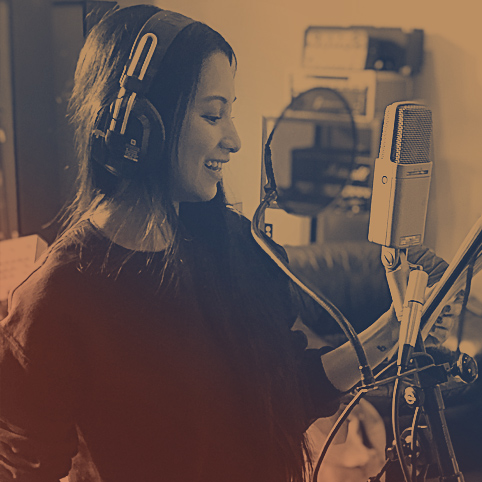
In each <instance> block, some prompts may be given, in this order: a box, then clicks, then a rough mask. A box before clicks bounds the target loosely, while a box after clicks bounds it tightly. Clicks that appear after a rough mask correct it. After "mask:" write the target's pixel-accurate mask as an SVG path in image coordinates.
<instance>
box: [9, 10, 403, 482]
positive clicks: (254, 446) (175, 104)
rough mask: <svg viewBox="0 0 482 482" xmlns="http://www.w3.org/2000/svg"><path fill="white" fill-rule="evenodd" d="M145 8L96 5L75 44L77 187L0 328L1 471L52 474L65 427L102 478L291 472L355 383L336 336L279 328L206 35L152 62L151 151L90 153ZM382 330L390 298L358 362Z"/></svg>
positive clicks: (383, 344)
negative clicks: (319, 340)
mask: <svg viewBox="0 0 482 482" xmlns="http://www.w3.org/2000/svg"><path fill="white" fill-rule="evenodd" d="M157 12H159V9H157V8H155V7H151V6H136V7H129V8H126V9H120V10H117V11H114V12H113V13H110V14H109V15H107V16H106V17H105V18H104V19H103V20H102V21H101V22H100V23H99V24H98V25H97V26H96V27H94V28H93V30H92V31H91V33H90V34H89V36H88V39H87V41H86V44H85V46H84V48H83V50H82V53H81V56H80V60H79V63H78V67H77V71H76V74H75V87H74V91H73V96H72V101H71V106H72V111H73V122H74V124H75V126H76V140H77V146H78V151H79V159H80V174H79V185H78V191H77V197H76V199H75V201H74V202H73V204H72V206H71V207H70V210H69V217H68V227H67V229H66V230H65V232H64V233H63V235H62V236H61V237H60V238H59V239H58V240H57V241H56V243H54V245H53V246H52V247H51V248H50V249H49V251H48V253H47V254H46V255H45V256H44V257H43V259H42V260H41V262H40V263H39V264H38V266H37V268H36V270H35V271H34V272H33V273H32V274H31V275H30V276H29V277H28V278H27V279H26V280H25V281H24V282H23V283H22V284H21V285H20V286H19V287H18V288H17V289H16V290H15V291H14V292H13V294H12V297H11V300H10V310H9V316H8V317H7V318H6V319H5V320H4V321H3V322H2V325H1V332H0V333H1V337H0V340H1V350H0V373H1V377H0V384H1V386H0V390H1V399H0V479H1V480H2V481H8V480H16V481H17V482H26V481H28V482H33V481H41V482H51V481H54V480H59V479H60V478H62V477H65V476H66V475H67V474H68V472H69V470H70V467H71V460H72V457H73V456H74V455H75V454H76V452H77V451H78V446H79V443H78V440H79V435H80V436H81V440H82V441H85V447H86V448H87V449H88V452H89V453H90V456H91V457H92V461H93V464H94V465H95V468H96V470H97V472H98V473H97V476H98V477H99V480H100V479H101V480H103V481H104V482H110V481H114V482H122V481H126V482H133V481H154V480H166V481H170V482H173V481H177V480H179V481H181V480H183V481H188V480H189V481H210V482H215V481H219V482H220V481H227V480H229V481H238V480H239V481H250V482H255V481H260V482H261V481H263V482H267V481H277V482H280V481H302V480H304V477H305V475H306V474H305V456H307V455H308V452H307V447H306V442H305V439H304V432H305V430H306V428H307V427H308V426H309V424H310V423H311V422H312V421H313V420H315V419H317V418H319V417H325V416H328V415H331V414H333V413H334V412H335V411H336V410H337V406H338V402H337V400H338V398H339V397H340V395H341V394H342V392H344V391H346V390H348V389H349V388H350V387H352V386H353V385H354V384H355V383H356V382H357V381H358V363H357V360H356V358H355V356H354V353H353V350H352V349H351V347H350V346H349V345H343V346H342V347H340V348H337V349H336V350H333V351H331V352H329V353H325V352H323V351H321V350H307V349H306V338H305V337H304V335H302V334H301V333H300V332H295V331H292V330H291V327H292V326H293V324H294V321H295V319H296V305H295V303H294V301H293V300H294V297H293V296H292V288H291V287H290V286H289V285H288V282H287V281H286V280H285V278H284V276H283V275H282V274H280V273H279V272H278V271H277V268H276V267H275V266H274V264H272V262H271V261H270V260H269V259H268V257H267V256H266V255H265V254H264V253H263V252H261V250H260V249H259V248H258V247H257V246H256V244H255V243H254V241H253V240H252V239H251V237H250V234H249V222H248V221H247V220H246V219H245V218H243V217H242V216H241V215H239V214H238V213H236V212H235V211H233V210H232V209H231V208H230V207H229V206H228V205H227V203H226V200H225V197H224V194H223V189H222V170H223V166H224V164H225V163H227V162H229V160H230V154H231V153H234V152H236V151H238V150H239V149H240V140H239V138H238V135H237V132H236V130H235V127H234V125H233V120H232V118H231V109H232V105H233V102H234V100H235V91H234V74H235V67H236V61H235V57H234V53H233V52H232V50H231V47H230V46H229V45H228V44H227V43H226V41H225V40H224V39H223V38H222V37H221V36H220V35H219V34H218V33H216V32H214V31H213V30H212V29H210V28H209V27H207V26H206V25H204V24H201V23H198V22H193V23H191V24H189V25H187V26H186V27H185V28H184V29H183V30H182V31H181V32H180V33H179V34H178V35H177V36H176V38H175V40H174V41H173V42H172V44H171V45H170V47H169V48H168V50H167V52H166V54H165V56H164V58H163V59H162V63H161V65H160V66H159V69H158V71H157V73H156V76H155V78H154V80H153V82H152V84H151V86H150V88H149V91H148V92H147V93H146V97H147V99H148V100H149V101H150V102H151V103H152V104H153V105H154V106H155V108H156V109H157V110H158V112H159V114H160V116H161V117H162V120H163V122H164V127H165V139H166V140H165V145H164V147H163V149H162V151H161V150H160V151H159V152H158V153H157V154H158V155H157V157H156V162H155V163H154V164H153V165H151V166H149V167H148V168H145V169H141V170H140V171H138V172H136V173H135V174H134V175H132V176H127V177H123V176H116V175H114V174H113V173H112V172H111V171H110V170H109V169H106V168H105V166H104V165H101V163H99V162H97V161H98V159H97V160H96V159H94V157H95V156H93V155H92V153H91V148H92V142H93V141H92V140H91V137H92V132H95V131H96V129H97V128H98V124H96V118H98V113H99V111H101V112H102V109H103V108H105V107H106V106H109V105H111V104H112V103H113V102H115V100H116V96H118V93H119V79H120V78H121V76H122V72H123V69H124V66H125V65H126V63H127V59H128V56H129V53H130V51H131V48H132V45H133V44H134V40H135V38H136V35H137V33H138V32H139V31H140V29H141V28H142V26H143V25H144V24H145V22H147V21H148V19H150V18H151V17H152V16H153V15H155V14H156V13H157ZM397 336H398V323H397V321H396V319H395V317H394V316H393V313H392V312H391V311H389V312H387V313H386V314H385V315H383V316H382V317H381V318H380V319H379V320H378V321H376V322H375V323H374V324H373V325H372V326H371V327H370V328H368V329H367V330H366V331H365V332H364V333H363V334H362V335H361V340H362V341H363V342H364V344H365V348H366V351H367V354H368V358H369V360H370V362H371V363H372V364H373V365H376V364H378V363H379V362H380V361H381V360H382V359H383V353H384V352H385V350H386V349H387V348H389V347H391V346H393V345H394V343H395V341H396V340H397ZM82 453H83V452H82ZM91 477H93V476H91ZM71 480H74V477H73V475H72V474H71ZM90 480H93V479H90Z"/></svg>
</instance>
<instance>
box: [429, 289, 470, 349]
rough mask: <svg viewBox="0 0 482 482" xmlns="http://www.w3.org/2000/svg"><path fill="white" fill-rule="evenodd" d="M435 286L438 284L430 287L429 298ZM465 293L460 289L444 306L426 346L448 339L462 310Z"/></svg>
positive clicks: (441, 342) (431, 330)
mask: <svg viewBox="0 0 482 482" xmlns="http://www.w3.org/2000/svg"><path fill="white" fill-rule="evenodd" d="M435 286H436V285H434V286H432V287H431V288H430V290H429V292H428V293H427V297H426V298H428V295H430V293H431V291H432V290H433V288H434V287H435ZM464 294H465V292H464V290H461V291H459V292H458V293H457V294H456V295H455V297H454V298H453V299H452V300H451V301H450V302H449V303H448V304H446V305H445V306H444V307H443V308H442V311H441V312H440V315H439V316H438V318H437V320H436V321H435V323H434V325H433V326H432V328H431V329H430V332H429V334H428V335H427V338H426V339H425V346H437V345H442V344H443V343H444V342H445V341H446V340H447V338H448V337H449V335H450V333H451V331H452V329H453V328H454V326H455V324H456V322H457V321H458V319H459V316H460V313H461V312H462V304H463V300H464Z"/></svg>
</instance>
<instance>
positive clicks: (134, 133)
mask: <svg viewBox="0 0 482 482" xmlns="http://www.w3.org/2000/svg"><path fill="white" fill-rule="evenodd" d="M193 22H194V20H192V19H191V18H188V17H185V16H184V15H181V14H179V13H176V12H170V11H168V10H161V11H160V12H157V13H156V14H154V15H153V16H152V17H151V18H150V19H149V20H148V21H147V22H146V23H145V24H144V25H143V27H142V28H141V30H140V32H139V34H138V35H137V38H136V40H135V42H134V46H133V47H132V50H131V53H130V56H129V60H128V61H127V63H126V65H125V67H124V70H123V73H122V76H121V79H120V82H119V85H120V88H119V92H118V93H117V98H116V100H115V101H114V102H113V103H112V104H110V105H108V106H105V107H103V108H102V109H101V110H100V111H99V113H98V114H97V118H96V121H95V125H94V130H93V132H92V135H91V138H90V155H91V158H92V159H93V160H95V161H96V162H97V163H99V164H100V165H102V166H103V167H104V168H105V169H106V170H107V171H109V172H110V173H112V174H114V175H115V176H118V177H124V178H131V177H133V176H135V175H136V173H138V172H139V171H140V170H141V169H142V170H144V168H147V169H148V168H149V166H153V165H154V164H155V163H156V162H158V159H159V154H160V152H161V151H162V149H163V146H164V141H165V129H164V124H163V122H162V118H161V116H160V115H159V112H158V111H157V109H156V108H155V107H154V106H153V105H152V103H151V102H150V101H149V100H148V99H147V98H146V97H145V94H146V93H147V92H148V90H149V87H150V86H151V83H152V80H153V79H154V77H155V76H156V74H157V71H158V70H159V67H160V65H161V62H162V59H163V58H164V56H165V54H166V51H167V49H168V48H169V46H170V45H171V44H172V42H173V40H174V39H175V38H176V36H177V35H178V34H179V33H180V32H181V31H182V30H183V29H184V28H185V27H187V26H188V25H190V24H191V23H193Z"/></svg>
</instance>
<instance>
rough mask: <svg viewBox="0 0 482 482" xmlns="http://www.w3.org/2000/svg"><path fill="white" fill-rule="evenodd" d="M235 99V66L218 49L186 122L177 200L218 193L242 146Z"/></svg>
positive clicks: (207, 64) (206, 65)
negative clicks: (233, 113) (233, 155)
mask: <svg viewBox="0 0 482 482" xmlns="http://www.w3.org/2000/svg"><path fill="white" fill-rule="evenodd" d="M234 100H235V91H234V67H233V66H232V65H231V64H230V63H229V60H228V58H227V57H226V55H225V54H224V53H221V52H216V53H214V54H212V55H210V56H209V57H208V58H207V59H206V60H205V62H204V63H203V67H202V69H201V74H200V79H199V84H198V86H197V90H196V93H195V96H194V99H193V100H192V101H191V102H190V103H189V106H188V108H187V111H186V116H185V118H184V122H183V124H182V128H181V133H180V137H179V149H178V163H177V164H176V165H175V166H174V169H173V200H174V201H175V202H199V201H209V200H211V199H212V198H213V197H214V196H215V195H216V192H217V184H218V182H219V181H221V180H222V176H223V167H224V166H225V164H226V163H227V162H228V161H229V156H230V154H231V153H232V152H237V151H238V150H239V149H240V147H241V143H240V140H239V137H238V134H237V132H236V128H235V127H234V124H233V119H232V117H231V111H232V106H233V102H234Z"/></svg>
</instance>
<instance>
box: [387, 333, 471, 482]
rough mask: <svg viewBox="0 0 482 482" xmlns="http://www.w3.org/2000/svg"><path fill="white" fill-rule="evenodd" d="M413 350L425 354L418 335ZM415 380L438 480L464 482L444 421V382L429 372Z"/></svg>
mask: <svg viewBox="0 0 482 482" xmlns="http://www.w3.org/2000/svg"><path fill="white" fill-rule="evenodd" d="M415 349H416V351H417V352H419V353H426V351H425V345H424V343H423V340H422V337H421V336H420V335H419V336H418V338H417V342H416V345H415ZM417 378H418V380H419V383H420V388H421V389H422V393H423V402H422V406H423V409H424V413H425V416H426V421H427V424H428V427H429V429H430V433H431V435H432V440H431V442H432V444H433V445H432V447H433V454H434V456H435V460H436V463H437V466H438V469H439V480H440V481H441V482H464V480H465V479H464V476H463V474H462V472H461V471H460V469H459V466H458V463H457V459H456V457H455V452H454V448H453V446H452V441H451V439H450V434H449V431H448V427H447V421H446V419H445V413H444V410H445V405H444V401H443V397H442V390H441V389H440V383H443V382H444V381H446V380H443V379H442V380H440V379H437V377H434V376H433V374H432V373H431V372H430V371H429V370H427V371H421V372H419V373H418V375H417ZM394 396H395V394H394ZM413 482H415V481H413Z"/></svg>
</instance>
